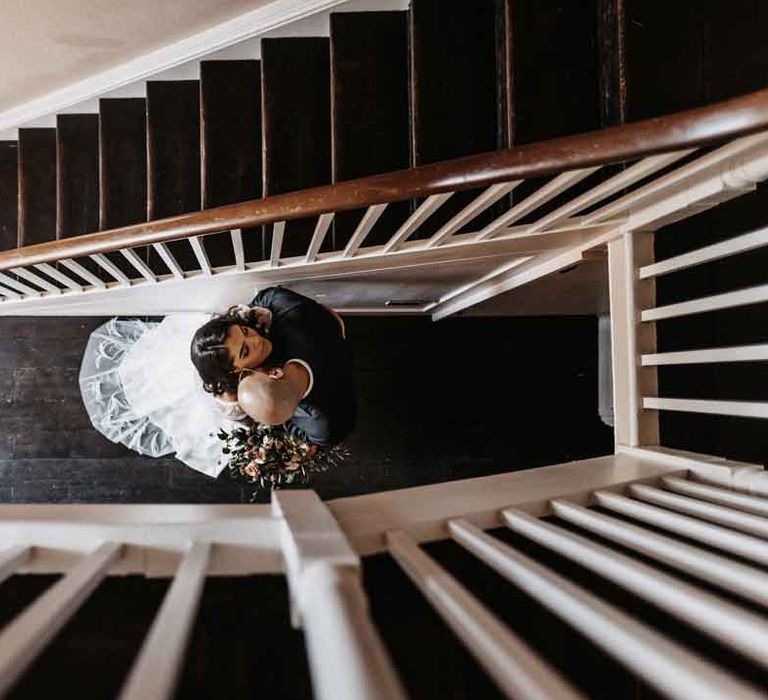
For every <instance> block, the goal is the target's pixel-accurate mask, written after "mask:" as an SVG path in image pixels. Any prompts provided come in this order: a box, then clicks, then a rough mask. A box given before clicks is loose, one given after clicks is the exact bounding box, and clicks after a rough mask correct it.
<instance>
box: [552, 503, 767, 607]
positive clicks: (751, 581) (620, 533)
mask: <svg viewBox="0 0 768 700" xmlns="http://www.w3.org/2000/svg"><path fill="white" fill-rule="evenodd" d="M551 505H552V510H553V512H554V514H555V515H557V517H558V518H561V519H562V520H566V521H568V522H569V523H572V524H574V525H577V526H578V527H580V528H583V529H585V530H588V531H589V532H593V533H595V534H596V535H599V536H600V537H603V538H605V539H607V540H610V541H611V542H616V543H617V544H620V545H621V546H622V547H626V548H628V549H632V550H634V551H636V552H639V553H640V554H643V555H645V556H646V557H649V558H651V559H655V560H656V561H660V562H662V563H664V564H667V565H668V566H671V567H673V568H676V569H679V570H680V571H682V572H684V573H685V574H689V575H691V576H695V577H696V578H699V579H701V580H702V581H704V582H706V583H708V584H713V585H716V586H719V587H720V588H722V589H723V590H725V591H728V592H730V593H735V594H737V595H740V596H742V597H743V598H746V599H747V600H750V601H752V602H753V603H756V604H758V605H761V606H763V607H764V608H768V574H766V573H765V572H764V571H761V570H759V569H756V568H754V567H751V566H747V565H746V564H742V563H740V562H738V561H736V560H734V559H731V558H729V557H723V556H720V555H718V554H713V553H712V552H709V551H707V550H706V549H701V548H699V547H694V546H692V545H689V544H686V543H685V542H682V541H681V540H678V539H674V538H672V537H666V536H664V535H659V534H658V533H656V532H653V531H652V530H647V529H645V528H642V527H639V526H637V525H630V524H629V523H626V522H625V521H623V520H619V519H617V518H611V517H609V516H607V515H603V514H602V513H598V512H596V511H594V510H591V509H589V508H584V507H582V506H579V505H577V504H575V503H571V502H569V501H567V500H563V499H556V500H553V501H552V504H551Z"/></svg>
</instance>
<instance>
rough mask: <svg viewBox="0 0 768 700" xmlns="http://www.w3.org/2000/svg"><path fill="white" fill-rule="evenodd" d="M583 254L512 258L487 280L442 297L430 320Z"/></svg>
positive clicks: (577, 259) (574, 262)
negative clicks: (522, 259) (521, 259)
mask: <svg viewBox="0 0 768 700" xmlns="http://www.w3.org/2000/svg"><path fill="white" fill-rule="evenodd" d="M582 257H583V254H582V251H581V250H567V251H564V252H562V251H561V252H558V253H554V254H550V255H547V256H539V257H536V258H534V259H533V260H529V261H528V262H525V261H523V264H519V261H513V262H512V263H509V265H508V266H507V270H506V271H504V272H503V273H496V274H494V275H493V276H492V278H489V279H486V278H485V276H483V277H482V278H480V279H479V280H477V282H474V283H472V284H471V285H469V286H464V287H462V288H461V290H460V291H458V292H452V293H449V296H448V298H446V299H445V301H443V300H442V299H441V300H440V302H439V303H438V304H437V306H435V307H434V308H433V309H431V312H432V320H433V321H439V320H440V319H442V318H446V317H447V316H451V315H453V314H455V313H457V312H459V311H463V310H464V309H467V308H469V307H470V306H475V305H476V304H480V303H482V302H484V301H487V300H488V299H492V298H493V297H495V296H498V295H499V294H503V293H504V292H508V291H510V290H512V289H515V288H517V287H521V286H523V285H524V284H528V283H529V282H532V281H533V280H536V279H539V278H540V277H544V276H546V275H550V274H552V273H553V272H557V271H558V270H563V269H565V268H566V267H571V266H572V265H577V264H578V263H580V262H581V260H582Z"/></svg>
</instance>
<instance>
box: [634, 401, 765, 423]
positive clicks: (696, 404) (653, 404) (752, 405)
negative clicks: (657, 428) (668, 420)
mask: <svg viewBox="0 0 768 700" xmlns="http://www.w3.org/2000/svg"><path fill="white" fill-rule="evenodd" d="M643 406H644V407H645V408H653V409H655V410H658V411H684V412H687V413H711V414H715V415H718V416H742V417H744V418H768V401H715V400H712V401H710V400H707V399H667V398H657V397H655V396H645V397H643Z"/></svg>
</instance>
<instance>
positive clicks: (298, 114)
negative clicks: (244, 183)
mask: <svg viewBox="0 0 768 700" xmlns="http://www.w3.org/2000/svg"><path fill="white" fill-rule="evenodd" d="M261 68H262V109H263V115H264V116H263V120H264V121H263V124H264V132H263V139H264V194H265V195H273V194H280V193H283V192H292V191H294V190H300V189H304V188H307V187H313V186H315V185H323V184H327V183H329V182H330V181H331V119H330V113H331V105H330V63H329V41H328V39H326V38H319V37H307V38H290V39H264V40H263V41H262V42H261ZM314 225H315V221H314V220H310V221H296V222H291V223H290V224H289V225H288V226H287V227H286V232H285V239H284V244H283V251H284V254H285V255H302V254H303V253H305V252H306V250H307V246H308V245H309V241H310V240H311V236H312V231H313V229H314ZM268 244H269V241H268Z"/></svg>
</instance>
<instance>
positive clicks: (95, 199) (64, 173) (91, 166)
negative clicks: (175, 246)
mask: <svg viewBox="0 0 768 700" xmlns="http://www.w3.org/2000/svg"><path fill="white" fill-rule="evenodd" d="M98 230H99V115H98V114H59V115H58V116H57V118H56V238H57V239H59V240H60V239H63V238H72V237H73V236H82V235H83V234H86V233H93V232H94V231H98ZM111 257H112V259H114V257H115V256H111ZM120 257H122V256H120ZM78 262H80V264H82V265H83V266H84V267H85V268H86V269H87V270H90V271H91V272H92V273H93V274H95V275H96V276H97V277H99V278H100V279H102V280H106V281H111V280H112V278H111V277H109V275H108V273H107V272H106V271H105V270H103V269H101V268H100V267H99V266H98V265H97V264H96V263H95V262H94V261H93V260H90V259H88V260H79V261H78Z"/></svg>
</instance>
